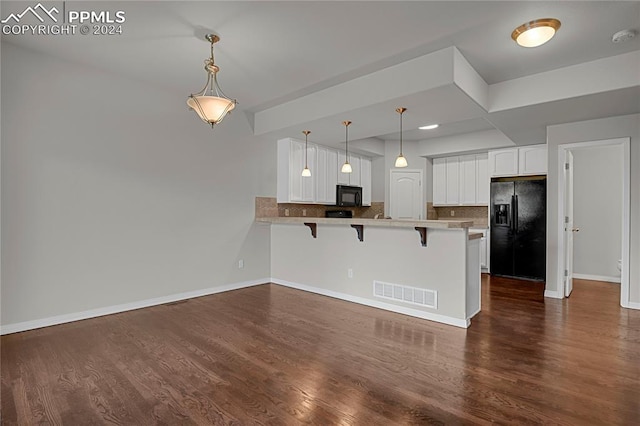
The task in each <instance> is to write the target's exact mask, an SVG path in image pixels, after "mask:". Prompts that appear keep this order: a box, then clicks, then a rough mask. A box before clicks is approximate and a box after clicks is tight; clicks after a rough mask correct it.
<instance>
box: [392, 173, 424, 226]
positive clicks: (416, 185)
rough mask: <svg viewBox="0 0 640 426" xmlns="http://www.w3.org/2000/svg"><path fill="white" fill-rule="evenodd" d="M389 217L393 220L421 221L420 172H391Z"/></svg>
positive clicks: (422, 200) (422, 203)
mask: <svg viewBox="0 0 640 426" xmlns="http://www.w3.org/2000/svg"><path fill="white" fill-rule="evenodd" d="M389 215H390V216H391V217H392V218H393V219H423V218H424V198H423V194H422V170H391V180H390V182H389Z"/></svg>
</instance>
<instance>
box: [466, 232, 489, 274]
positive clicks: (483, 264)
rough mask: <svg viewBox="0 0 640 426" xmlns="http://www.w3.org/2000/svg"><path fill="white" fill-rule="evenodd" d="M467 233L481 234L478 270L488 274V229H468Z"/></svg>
mask: <svg viewBox="0 0 640 426" xmlns="http://www.w3.org/2000/svg"><path fill="white" fill-rule="evenodd" d="M469 232H481V233H482V238H480V269H481V270H482V272H489V252H490V250H489V229H488V228H470V229H469Z"/></svg>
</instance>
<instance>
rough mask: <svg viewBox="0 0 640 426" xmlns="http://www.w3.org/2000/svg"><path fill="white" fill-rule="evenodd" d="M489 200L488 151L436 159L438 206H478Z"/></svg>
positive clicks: (435, 198) (434, 184)
mask: <svg viewBox="0 0 640 426" xmlns="http://www.w3.org/2000/svg"><path fill="white" fill-rule="evenodd" d="M488 203H489V176H488V174H487V155H486V154H469V155H461V156H455V157H445V158H434V159H433V205H434V206H478V205H488Z"/></svg>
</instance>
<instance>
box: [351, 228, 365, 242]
mask: <svg viewBox="0 0 640 426" xmlns="http://www.w3.org/2000/svg"><path fill="white" fill-rule="evenodd" d="M351 227H352V228H353V229H355V230H356V232H357V233H358V239H359V240H360V242H362V241H364V225H351Z"/></svg>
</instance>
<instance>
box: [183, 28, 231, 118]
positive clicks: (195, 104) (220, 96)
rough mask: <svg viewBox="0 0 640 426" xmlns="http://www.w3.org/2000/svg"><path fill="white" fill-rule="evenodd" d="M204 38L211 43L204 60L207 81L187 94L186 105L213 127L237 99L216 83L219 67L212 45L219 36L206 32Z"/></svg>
mask: <svg viewBox="0 0 640 426" xmlns="http://www.w3.org/2000/svg"><path fill="white" fill-rule="evenodd" d="M204 38H205V39H206V40H207V41H208V42H209V43H211V56H210V57H209V58H208V59H205V61H204V69H205V71H207V83H206V84H205V85H204V88H203V89H202V90H201V91H200V92H198V93H192V94H191V95H189V98H188V99H187V105H188V106H189V108H191V109H192V110H194V111H195V112H196V113H197V114H198V116H199V117H200V118H201V119H202V121H204V122H205V123H209V124H210V125H211V127H212V128H213V126H214V125H216V124H218V123H220V122H221V121H222V120H223V119H224V117H226V115H227V114H228V113H230V112H231V111H232V110H233V109H234V108H235V107H236V105H237V103H238V101H237V100H235V99H231V98H230V97H228V96H227V95H225V94H224V92H223V91H222V89H220V86H219V85H218V77H217V76H218V71H220V68H219V67H218V66H217V65H216V63H215V60H214V57H213V45H214V44H216V43H217V42H219V41H220V36H218V35H217V34H206V35H205V36H204ZM207 90H208V94H207Z"/></svg>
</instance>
